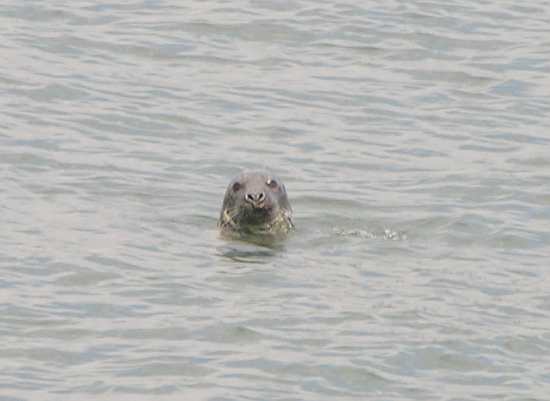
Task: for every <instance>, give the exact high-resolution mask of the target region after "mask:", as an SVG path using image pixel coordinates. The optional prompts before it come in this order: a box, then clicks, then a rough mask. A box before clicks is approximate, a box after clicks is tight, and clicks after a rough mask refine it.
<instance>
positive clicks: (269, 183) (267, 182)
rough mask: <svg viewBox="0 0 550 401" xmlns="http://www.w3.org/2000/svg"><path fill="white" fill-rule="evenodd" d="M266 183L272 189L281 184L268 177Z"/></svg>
mask: <svg viewBox="0 0 550 401" xmlns="http://www.w3.org/2000/svg"><path fill="white" fill-rule="evenodd" d="M266 184H267V186H268V187H269V188H271V189H275V188H277V186H278V185H279V184H278V183H277V181H275V180H272V179H271V178H270V179H268V180H267V181H266Z"/></svg>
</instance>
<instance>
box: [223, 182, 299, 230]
mask: <svg viewBox="0 0 550 401" xmlns="http://www.w3.org/2000/svg"><path fill="white" fill-rule="evenodd" d="M218 227H219V228H220V231H221V233H222V234H225V235H234V236H239V237H242V236H247V235H262V234H267V235H271V236H277V237H280V236H281V235H285V234H287V233H288V232H289V231H291V230H293V229H294V224H293V223H292V208H291V206H290V202H289V201H288V196H287V192H286V188H285V185H284V184H283V182H282V181H281V180H280V179H279V178H277V177H275V176H274V175H272V174H270V173H268V172H264V171H243V172H242V173H241V174H239V175H238V176H236V177H235V178H233V179H232V180H231V182H230V183H229V185H228V186H227V189H226V191H225V196H224V199H223V205H222V209H221V212H220V218H219V220H218Z"/></svg>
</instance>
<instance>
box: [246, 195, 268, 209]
mask: <svg viewBox="0 0 550 401" xmlns="http://www.w3.org/2000/svg"><path fill="white" fill-rule="evenodd" d="M244 199H245V200H246V201H247V202H248V203H250V204H252V206H254V207H256V208H258V207H262V206H263V202H264V200H265V192H255V193H254V192H248V193H247V194H246V195H245V196H244Z"/></svg>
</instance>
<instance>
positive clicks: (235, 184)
mask: <svg viewBox="0 0 550 401" xmlns="http://www.w3.org/2000/svg"><path fill="white" fill-rule="evenodd" d="M241 187H242V185H241V184H240V183H239V182H236V183H234V184H233V187H232V188H233V192H238V191H239V189H241Z"/></svg>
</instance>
